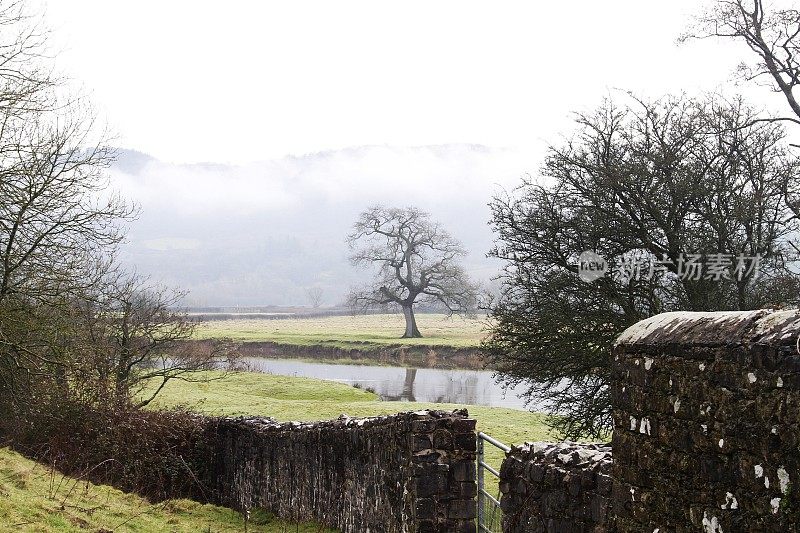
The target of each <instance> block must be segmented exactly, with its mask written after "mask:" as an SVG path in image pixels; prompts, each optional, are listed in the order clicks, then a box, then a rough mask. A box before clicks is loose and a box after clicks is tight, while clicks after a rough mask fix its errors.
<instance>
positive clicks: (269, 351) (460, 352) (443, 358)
mask: <svg viewBox="0 0 800 533" xmlns="http://www.w3.org/2000/svg"><path fill="white" fill-rule="evenodd" d="M190 342H193V343H198V344H202V343H205V342H208V341H206V340H196V341H190ZM351 344H354V345H357V346H338V345H334V344H286V343H280V342H274V341H245V342H242V343H240V345H239V348H238V350H239V353H240V354H241V355H243V356H245V357H265V358H271V359H294V358H297V359H308V360H317V361H325V362H337V361H338V362H343V363H354V364H359V363H360V364H370V365H390V366H413V367H417V368H442V369H453V368H458V369H466V370H485V369H486V368H487V367H486V363H485V362H484V359H483V357H482V355H481V352H480V350H479V349H478V348H476V347H454V346H425V345H408V344H381V345H378V344H372V343H366V342H365V343H351Z"/></svg>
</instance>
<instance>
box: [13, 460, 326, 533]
mask: <svg viewBox="0 0 800 533" xmlns="http://www.w3.org/2000/svg"><path fill="white" fill-rule="evenodd" d="M244 530H245V526H244V520H243V518H242V515H241V514H239V513H237V512H235V511H233V510H231V509H227V508H225V507H218V506H215V505H202V504H199V503H196V502H193V501H190V500H168V501H166V502H161V503H157V504H152V503H150V502H148V501H147V500H145V499H143V498H141V497H139V496H136V495H133V494H126V493H124V492H121V491H119V490H117V489H114V488H112V487H108V486H104V485H94V484H92V483H88V482H85V481H82V480H80V479H75V478H70V477H66V476H63V475H61V474H60V473H58V472H55V471H53V470H51V469H49V468H47V467H46V466H44V465H42V464H39V463H37V462H35V461H31V460H30V459H26V458H24V457H22V456H21V455H19V454H18V453H16V452H13V451H11V450H9V449H8V448H0V531H20V532H36V533H56V532H58V533H61V532H72V531H95V532H98V533H100V532H104V533H111V532H114V533H124V532H149V531H163V532H175V533H180V532H187V533H189V532H215V533H217V532H224V531H230V532H234V531H235V532H241V531H244ZM247 531H249V532H253V533H258V532H262V533H280V532H286V531H292V532H304V533H311V532H321V531H330V530H327V529H323V528H321V527H320V526H317V525H314V524H299V525H298V524H289V523H287V522H284V521H282V520H277V519H275V518H273V517H271V516H269V515H267V514H264V513H253V514H252V515H251V518H250V521H249V523H248V527H247Z"/></svg>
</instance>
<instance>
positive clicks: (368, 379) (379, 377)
mask: <svg viewBox="0 0 800 533" xmlns="http://www.w3.org/2000/svg"><path fill="white" fill-rule="evenodd" d="M246 361H247V363H248V364H249V365H250V367H251V368H253V369H254V370H257V371H261V372H268V373H271V374H279V375H284V376H303V377H313V378H322V379H328V380H333V381H339V382H342V383H348V384H351V385H356V386H358V387H360V388H362V389H370V390H373V391H375V393H376V394H378V395H379V396H380V397H381V398H382V399H384V400H387V401H408V402H432V403H460V404H467V405H488V406H492V407H509V408H513V409H524V408H525V402H524V401H523V400H522V399H521V398H520V397H519V393H521V392H522V388H518V389H508V390H504V389H503V387H502V386H501V385H499V384H498V383H497V382H496V381H495V379H494V377H493V373H492V372H490V371H479V370H439V369H431V368H419V369H418V368H401V367H388V366H366V365H334V364H328V363H307V362H303V361H297V360H292V359H263V358H260V357H249V358H246Z"/></svg>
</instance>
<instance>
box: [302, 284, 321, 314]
mask: <svg viewBox="0 0 800 533" xmlns="http://www.w3.org/2000/svg"><path fill="white" fill-rule="evenodd" d="M323 293H324V291H323V290H322V287H320V286H319V285H314V286H313V287H308V288H307V289H306V298H308V303H310V304H311V307H313V308H314V309H318V308H319V306H320V305H322V295H323Z"/></svg>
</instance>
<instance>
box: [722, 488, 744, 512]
mask: <svg viewBox="0 0 800 533" xmlns="http://www.w3.org/2000/svg"><path fill="white" fill-rule="evenodd" d="M720 507H721V508H722V509H738V508H739V502H738V501H736V496H734V495H733V494H731V493H730V492H727V493H725V503H723V504H722V505H721V506H720Z"/></svg>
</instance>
